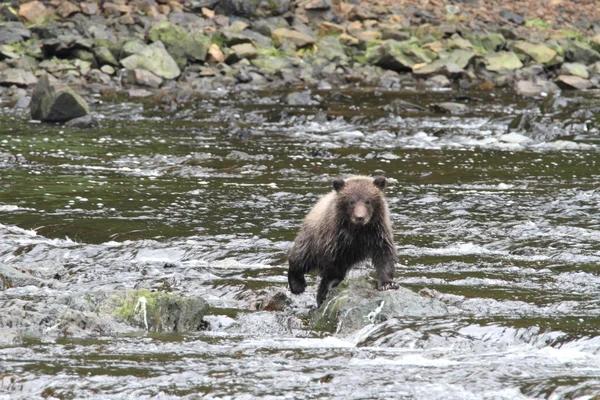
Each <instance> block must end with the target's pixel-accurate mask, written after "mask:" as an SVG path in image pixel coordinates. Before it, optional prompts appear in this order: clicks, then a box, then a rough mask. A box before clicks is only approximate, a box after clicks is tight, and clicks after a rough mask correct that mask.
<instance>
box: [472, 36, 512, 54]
mask: <svg viewBox="0 0 600 400" xmlns="http://www.w3.org/2000/svg"><path fill="white" fill-rule="evenodd" d="M467 39H469V41H470V42H471V43H472V44H473V48H474V49H475V51H476V52H477V53H479V54H485V53H489V52H493V51H499V50H501V49H502V48H503V47H504V45H505V44H506V38H505V37H504V36H503V35H502V34H501V33H495V32H478V33H474V34H472V35H470V36H468V37H467Z"/></svg>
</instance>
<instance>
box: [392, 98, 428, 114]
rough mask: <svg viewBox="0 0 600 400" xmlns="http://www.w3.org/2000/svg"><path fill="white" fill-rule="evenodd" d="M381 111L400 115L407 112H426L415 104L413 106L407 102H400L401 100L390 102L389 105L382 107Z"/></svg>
mask: <svg viewBox="0 0 600 400" xmlns="http://www.w3.org/2000/svg"><path fill="white" fill-rule="evenodd" d="M382 109H383V110H385V111H389V112H392V113H395V114H401V113H405V112H407V111H408V112H425V111H427V110H426V109H425V108H423V107H421V106H419V105H417V104H413V103H410V102H408V101H405V100H401V99H394V100H392V101H391V102H390V103H389V104H386V105H385V106H383V107H382Z"/></svg>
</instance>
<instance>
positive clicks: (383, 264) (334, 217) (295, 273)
mask: <svg viewBox="0 0 600 400" xmlns="http://www.w3.org/2000/svg"><path fill="white" fill-rule="evenodd" d="M333 186H334V189H335V190H334V191H332V192H330V193H329V194H327V195H326V196H324V197H323V198H322V199H321V200H319V202H318V203H317V204H316V205H315V206H314V207H313V209H312V210H311V211H310V213H309V214H308V215H307V216H306V218H305V219H304V223H303V224H302V227H301V228H300V231H299V232H298V236H297V237H296V241H295V242H294V245H293V246H292V249H291V250H290V254H289V272H288V282H289V285H290V290H291V291H292V293H295V294H299V293H302V292H304V289H305V288H306V280H305V278H304V275H305V274H306V273H308V272H310V271H312V270H318V271H320V272H321V283H320V284H319V289H318V292H317V304H318V305H321V303H322V302H323V301H324V300H325V298H326V297H327V293H328V292H329V290H330V289H332V288H334V287H336V286H337V285H338V284H339V283H340V282H341V281H342V280H343V279H344V278H345V277H346V273H347V272H348V270H349V269H350V268H351V267H352V266H353V265H355V264H358V263H360V262H362V261H364V260H366V259H371V260H372V262H373V265H374V266H375V270H376V271H377V278H378V279H377V283H378V285H377V287H378V289H379V290H387V289H396V288H397V287H398V286H397V284H396V283H395V282H394V273H395V264H396V261H397V258H398V256H397V254H396V246H395V245H394V240H393V233H392V225H391V221H390V216H389V211H388V206H387V202H386V201H385V198H384V197H383V192H382V190H383V188H384V187H385V178H383V177H375V178H370V177H365V176H357V177H353V178H349V179H346V180H345V181H344V180H341V179H336V180H334V182H333ZM352 201H354V203H352ZM365 210H366V211H365ZM361 213H365V214H367V215H365V216H364V217H365V218H364V220H363V223H362V224H361V223H360V221H359V220H358V217H360V215H359V214H361Z"/></svg>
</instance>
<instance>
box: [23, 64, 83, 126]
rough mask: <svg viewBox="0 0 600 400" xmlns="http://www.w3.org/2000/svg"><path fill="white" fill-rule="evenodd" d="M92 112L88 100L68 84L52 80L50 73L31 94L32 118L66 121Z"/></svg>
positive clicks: (43, 76) (44, 76)
mask: <svg viewBox="0 0 600 400" xmlns="http://www.w3.org/2000/svg"><path fill="white" fill-rule="evenodd" d="M89 113H90V109H89V107H88V104H87V102H86V101H85V100H84V99H83V98H82V97H81V96H79V95H78V94H77V93H75V92H74V91H73V90H72V89H71V88H69V87H68V86H66V85H64V84H62V83H60V82H58V81H56V80H51V79H50V77H49V75H48V74H45V75H42V77H41V78H40V79H39V81H38V83H37V85H36V86H35V89H34V90H33V94H32V95H31V118H32V119H36V120H40V121H48V122H64V121H68V120H70V119H73V118H77V117H81V116H83V115H87V114H89Z"/></svg>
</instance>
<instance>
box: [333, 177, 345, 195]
mask: <svg viewBox="0 0 600 400" xmlns="http://www.w3.org/2000/svg"><path fill="white" fill-rule="evenodd" d="M345 184H346V182H344V180H343V179H342V178H335V179H334V180H333V188H334V189H335V191H336V192H339V191H340V189H341V188H343V187H344V185H345Z"/></svg>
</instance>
